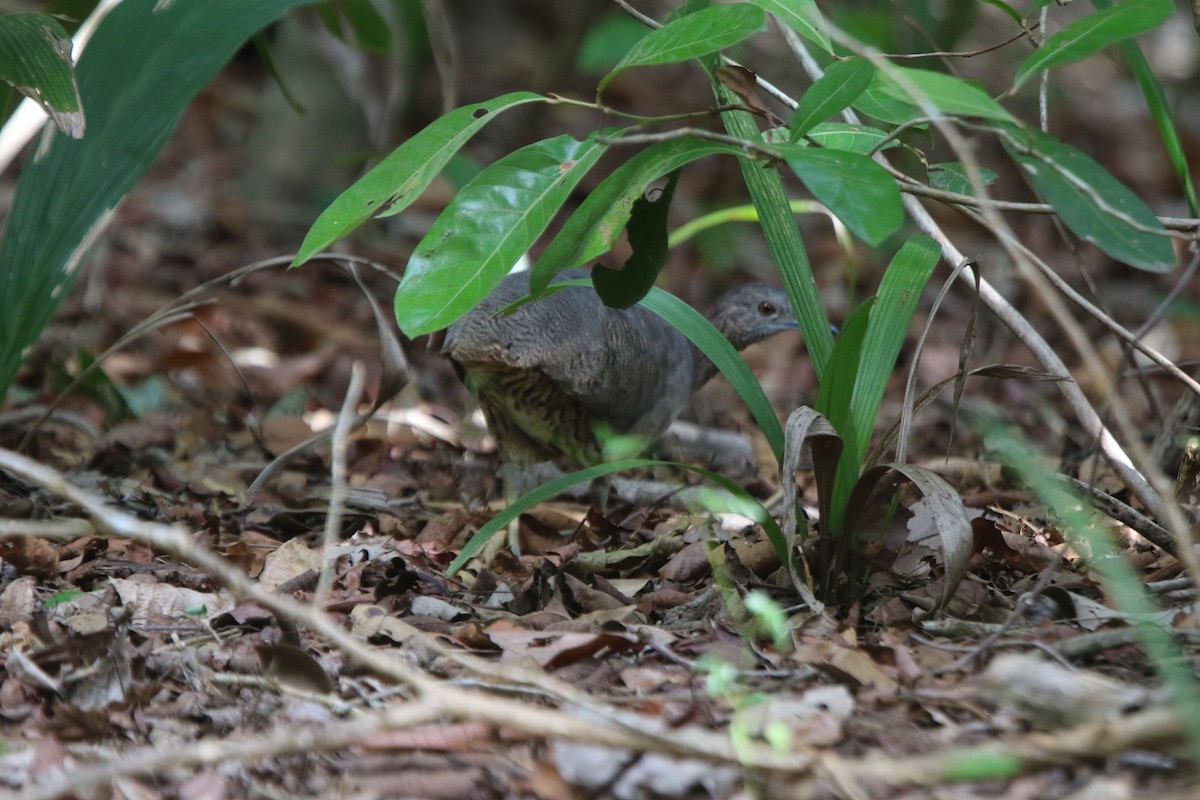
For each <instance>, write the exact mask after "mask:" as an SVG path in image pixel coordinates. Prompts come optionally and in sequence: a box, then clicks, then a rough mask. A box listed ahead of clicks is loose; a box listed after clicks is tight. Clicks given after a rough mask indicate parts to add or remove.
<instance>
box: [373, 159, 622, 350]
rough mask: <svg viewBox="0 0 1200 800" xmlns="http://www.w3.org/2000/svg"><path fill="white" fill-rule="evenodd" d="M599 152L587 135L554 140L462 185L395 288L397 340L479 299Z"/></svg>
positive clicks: (431, 327) (442, 322)
mask: <svg viewBox="0 0 1200 800" xmlns="http://www.w3.org/2000/svg"><path fill="white" fill-rule="evenodd" d="M605 149H606V147H605V145H602V144H599V143H598V142H597V140H596V137H595V136H592V137H589V138H588V139H586V140H585V141H583V142H579V141H576V140H575V139H572V138H571V137H570V136H557V137H555V138H553V139H546V140H544V141H541V142H535V143H534V144H531V145H527V146H525V147H522V148H521V149H520V150H517V151H515V152H512V153H509V154H508V155H507V156H505V157H504V158H501V159H500V160H499V161H497V162H495V163H494V164H492V165H491V166H489V167H487V168H486V169H484V170H483V172H481V173H479V174H478V175H476V176H475V178H474V179H473V180H472V181H471V182H470V183H468V184H467V185H466V186H464V187H463V188H462V190H461V191H460V192H459V193H458V194H456V195H455V196H454V199H453V200H451V201H450V205H449V206H447V207H446V209H445V211H443V212H442V213H441V215H440V216H439V217H438V218H437V220H436V221H435V222H434V223H433V227H432V228H431V229H430V231H429V233H427V234H426V235H425V238H423V239H422V240H421V241H420V243H418V245H417V248H416V250H415V251H414V252H413V255H412V258H410V259H409V262H408V266H407V268H405V271H404V279H403V280H402V281H401V282H400V286H399V288H397V289H396V321H397V322H398V323H399V324H400V329H401V330H402V331H404V333H405V335H406V336H409V337H410V338H411V337H415V336H420V335H422V334H425V333H432V332H433V331H436V330H441V329H442V328H444V327H446V326H447V325H449V324H450V323H452V322H454V321H455V320H456V319H458V318H459V317H460V316H462V315H463V314H465V313H466V312H467V311H469V310H471V309H472V308H474V307H475V305H476V304H478V303H479V301H480V300H482V299H483V298H485V297H487V296H488V294H490V293H491V291H492V290H493V289H495V288H496V286H497V285H498V284H499V283H500V281H501V280H502V279H503V278H504V276H505V275H507V274H508V272H509V271H510V270H511V269H512V268H513V265H514V264H516V263H517V261H518V260H519V259H520V258H521V256H523V255H524V254H525V252H526V251H527V250H528V249H529V248H530V246H532V245H533V243H534V242H535V241H536V240H537V238H538V237H539V236H540V235H541V234H542V232H543V231H544V230H545V229H546V226H547V225H549V224H550V219H551V218H552V217H553V216H554V214H555V212H557V211H558V209H559V208H560V207H561V206H562V204H563V203H564V202H566V199H567V197H568V196H569V195H570V193H571V190H572V189H573V188H575V185H576V184H577V183H579V180H580V179H581V178H582V177H583V176H584V175H585V174H586V173H587V171H588V170H589V169H591V168H592V165H594V164H595V163H596V161H597V160H598V159H599V158H600V156H601V155H603V154H604V151H605Z"/></svg>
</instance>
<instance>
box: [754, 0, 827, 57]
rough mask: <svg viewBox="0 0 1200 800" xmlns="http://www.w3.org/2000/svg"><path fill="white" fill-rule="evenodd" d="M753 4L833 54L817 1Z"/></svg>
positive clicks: (780, 0) (776, 0)
mask: <svg viewBox="0 0 1200 800" xmlns="http://www.w3.org/2000/svg"><path fill="white" fill-rule="evenodd" d="M750 2H751V3H754V5H756V6H758V7H759V8H761V9H762V10H763V11H766V12H768V13H770V14H774V15H775V18H776V19H778V20H779V21H780V22H782V23H783V24H784V25H787V26H788V27H789V28H791V29H792V30H794V31H795V32H796V33H798V34H800V35H801V36H803V37H804V38H805V39H808V40H809V41H810V42H812V43H813V44H815V45H817V46H818V47H820V48H821V49H822V50H824V51H825V52H826V53H832V52H833V45H832V44H830V42H829V34H828V33H826V31H825V18H824V17H822V16H821V9H819V8H817V3H816V0H750Z"/></svg>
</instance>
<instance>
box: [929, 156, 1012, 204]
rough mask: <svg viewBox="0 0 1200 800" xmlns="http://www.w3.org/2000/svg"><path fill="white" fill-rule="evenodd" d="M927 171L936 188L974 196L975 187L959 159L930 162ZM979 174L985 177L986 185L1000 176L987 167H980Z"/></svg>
mask: <svg viewBox="0 0 1200 800" xmlns="http://www.w3.org/2000/svg"><path fill="white" fill-rule="evenodd" d="M925 172H926V174H927V175H928V176H929V182H930V183H931V184H933V187H934V188H935V189H941V190H942V191H943V192H954V193H955V194H965V195H968V196H974V194H975V189H974V188H973V187H972V186H971V181H970V179H969V178H967V170H966V168H965V167H963V165H962V164H961V163H959V162H958V161H948V162H946V163H944V164H930V165H929V167H928V168H926V170H925ZM979 174H980V177H981V178H983V185H984V186H990V185H991V184H992V182H993V181H995V180H996V178H998V177H1000V176H999V175H997V174H996V173H995V172H992V171H991V170H990V169H987V168H986V167H980V168H979Z"/></svg>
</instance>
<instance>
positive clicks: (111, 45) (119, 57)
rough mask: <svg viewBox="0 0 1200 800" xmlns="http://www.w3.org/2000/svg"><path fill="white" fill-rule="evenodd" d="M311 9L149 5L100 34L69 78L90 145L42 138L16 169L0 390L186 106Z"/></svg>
mask: <svg viewBox="0 0 1200 800" xmlns="http://www.w3.org/2000/svg"><path fill="white" fill-rule="evenodd" d="M307 2H309V0H259V1H258V2H254V3H247V2H245V0H204V2H201V3H190V2H186V3H179V2H177V3H172V4H170V5H168V6H166V7H164V8H161V9H158V10H156V6H158V5H159V3H158V2H157V0H125V1H124V2H123V3H121V4H120V5H118V6H117V7H115V8H114V9H113V10H112V11H111V12H110V13H109V15H108V16H107V17H105V18H104V21H103V22H102V23H100V25H99V27H98V28H97V29H96V32H95V35H94V36H93V37H92V40H91V42H90V44H89V45H88V47H87V49H86V50H85V51H84V52H83V54H82V55H81V56H80V59H79V63H78V65H77V66H76V69H75V78H76V81H77V82H78V84H79V93H80V96H81V97H83V98H84V99H85V102H86V104H87V115H88V123H87V127H88V130H87V136H85V137H84V138H83V139H69V138H67V137H65V136H64V135H63V134H61V133H60V132H58V131H57V130H56V129H48V131H47V133H48V135H47V137H46V138H45V139H43V148H42V152H41V153H40V154H39V157H38V158H37V159H30V160H29V161H27V162H26V163H25V164H24V165H23V167H22V171H21V176H20V181H19V182H18V185H17V190H16V194H15V196H14V198H13V205H12V211H11V213H10V214H9V217H8V220H7V225H6V230H5V233H4V241H3V244H2V245H0V297H3V298H4V303H5V313H4V314H2V315H0V390H4V389H7V388H8V386H9V385H10V384H11V382H12V379H13V376H14V375H15V374H16V372H17V368H18V366H19V365H20V363H21V358H22V353H23V351H24V350H25V348H26V347H28V346H29V344H30V343H32V342H33V341H34V340H35V339H36V338H37V337H38V335H39V334H40V333H41V331H42V329H43V328H44V327H45V325H46V323H47V321H49V319H50V316H51V314H53V312H54V309H55V308H56V307H57V306H58V302H59V300H60V299H61V298H62V297H63V295H64V293H65V292H66V290H67V288H68V287H69V286H70V284H71V283H72V281H73V280H74V279H75V278H76V277H77V276H78V275H79V274H80V272H81V271H82V270H81V269H79V266H80V262H81V260H82V259H83V257H84V255H85V253H86V251H87V247H88V245H89V244H91V241H92V237H94V236H95V235H96V234H97V233H98V232H99V230H101V229H102V227H103V225H104V224H105V222H106V221H107V219H109V216H110V215H111V213H112V212H113V210H114V209H115V208H116V207H117V205H118V204H119V203H120V202H121V200H122V198H124V196H125V194H126V192H128V191H129V189H130V188H131V187H132V186H133V184H134V183H135V182H136V181H137V179H138V178H139V177H141V175H142V173H144V172H145V171H146V169H147V168H148V167H149V166H150V164H151V163H152V162H153V161H154V159H155V157H156V156H157V155H158V153H159V151H160V150H162V147H163V145H164V144H166V142H167V139H169V138H170V136H171V133H172V132H173V131H174V130H175V126H176V125H177V124H178V122H179V118H180V115H182V113H183V110H184V108H186V107H187V104H188V103H189V102H190V101H191V99H192V98H193V97H194V96H195V95H196V93H197V92H198V91H200V89H201V88H202V87H203V86H204V85H205V84H207V83H208V82H209V81H210V80H211V79H212V77H213V76H214V75H215V74H216V73H217V71H218V70H219V69H221V67H222V66H224V65H225V64H226V63H227V62H228V61H229V59H230V58H231V57H232V56H233V54H234V53H236V52H237V51H238V50H239V49H240V48H241V47H242V46H243V45H244V44H245V42H246V41H247V40H248V39H250V37H251V36H253V35H254V33H255V32H257V31H259V30H261V29H263V28H265V27H266V26H267V25H269V24H271V23H272V22H274V21H275V20H276V19H278V18H279V16H280V15H282V14H283V13H284V12H285V11H287V10H288V9H290V8H295V7H297V6H300V5H305V4H307ZM0 393H2V392H0Z"/></svg>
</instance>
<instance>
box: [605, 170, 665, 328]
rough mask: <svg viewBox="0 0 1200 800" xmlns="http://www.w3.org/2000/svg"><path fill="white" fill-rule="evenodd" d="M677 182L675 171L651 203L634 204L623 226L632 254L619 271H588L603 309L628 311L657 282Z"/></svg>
mask: <svg viewBox="0 0 1200 800" xmlns="http://www.w3.org/2000/svg"><path fill="white" fill-rule="evenodd" d="M678 182H679V170H676V171H675V172H672V173H671V177H670V179H669V180H668V181H667V185H666V186H665V187H664V188H663V190H662V192H661V193H660V194H659V195H658V197H656V198H654V199H653V200H650V199H648V198H646V197H639V198H638V199H637V200H635V201H634V203H633V214H632V215H631V216H630V217H629V225H628V226H627V231H628V237H629V246H630V248H631V249H632V250H633V253H632V254H631V255H630V256H629V258H628V259H626V261H625V264H624V265H623V266H622V267H621V269H620V270H615V269H609V268H608V267H604V266H600V265H597V266H596V267H594V268H593V269H592V285H593V286H595V287H596V294H598V295H600V299H601V300H602V301H604V305H606V306H609V307H611V308H629V307H630V306H631V305H633V304H634V303H636V302H637V301H639V300H641V299H642V298H643V297H645V296H646V293H647V292H649V291H650V287H651V286H653V285H654V281H656V280H657V279H658V273H659V272H661V271H662V268H663V265H664V264H666V263H667V217H668V215H669V214H670V211H671V196H672V195H673V194H675V184H676V183H678Z"/></svg>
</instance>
